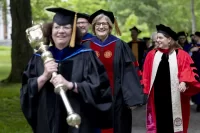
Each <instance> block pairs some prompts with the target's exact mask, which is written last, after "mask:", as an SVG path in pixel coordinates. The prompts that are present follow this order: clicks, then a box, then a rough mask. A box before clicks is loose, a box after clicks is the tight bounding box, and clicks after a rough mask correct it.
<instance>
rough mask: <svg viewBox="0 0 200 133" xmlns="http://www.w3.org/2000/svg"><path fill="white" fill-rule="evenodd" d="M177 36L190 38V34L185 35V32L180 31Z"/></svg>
mask: <svg viewBox="0 0 200 133" xmlns="http://www.w3.org/2000/svg"><path fill="white" fill-rule="evenodd" d="M177 36H178V37H179V36H186V37H187V36H188V34H187V33H185V32H184V31H180V32H178V33H177Z"/></svg>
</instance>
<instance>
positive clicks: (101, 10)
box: [89, 9, 115, 24]
mask: <svg viewBox="0 0 200 133" xmlns="http://www.w3.org/2000/svg"><path fill="white" fill-rule="evenodd" d="M100 14H104V15H105V16H107V17H109V18H110V20H111V22H112V23H113V24H114V22H115V17H114V14H113V13H112V12H110V11H105V10H103V9H100V10H98V11H96V12H95V13H93V14H92V15H91V16H90V18H89V23H91V24H92V21H93V20H94V18H95V17H96V16H98V15H100Z"/></svg>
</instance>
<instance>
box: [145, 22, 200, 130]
mask: <svg viewBox="0 0 200 133" xmlns="http://www.w3.org/2000/svg"><path fill="white" fill-rule="evenodd" d="M156 28H157V43H158V48H156V49H154V50H151V51H150V52H149V53H148V54H147V57H146V58H145V62H144V69H143V75H142V77H143V79H142V80H143V83H144V93H145V94H147V95H148V101H147V119H146V120H147V122H146V124H147V133H187V130H188V123H189V117H190V96H192V95H194V94H196V93H198V92H199V91H200V83H199V81H200V79H199V76H198V74H197V70H196V67H195V65H194V62H193V61H192V59H191V57H190V55H189V54H188V53H186V52H185V51H183V50H182V48H181V47H180V45H178V44H177V43H176V40H177V34H176V32H174V31H173V30H172V29H171V28H170V27H167V26H165V25H163V24H160V25H157V26H156Z"/></svg>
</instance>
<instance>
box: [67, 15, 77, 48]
mask: <svg viewBox="0 0 200 133" xmlns="http://www.w3.org/2000/svg"><path fill="white" fill-rule="evenodd" d="M76 21H77V13H75V16H74V24H73V30H72V37H71V40H70V44H69V46H70V47H72V48H73V47H74V46H75V39H76Z"/></svg>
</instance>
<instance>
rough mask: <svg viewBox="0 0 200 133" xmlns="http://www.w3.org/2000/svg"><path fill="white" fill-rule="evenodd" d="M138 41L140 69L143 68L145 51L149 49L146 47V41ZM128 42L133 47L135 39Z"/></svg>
mask: <svg viewBox="0 0 200 133" xmlns="http://www.w3.org/2000/svg"><path fill="white" fill-rule="evenodd" d="M137 43H138V62H139V67H140V70H142V67H143V57H144V52H145V50H146V49H147V47H146V44H145V42H144V41H142V40H139V41H137ZM127 44H128V46H129V47H130V48H131V49H132V44H133V41H130V42H128V43H127Z"/></svg>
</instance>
